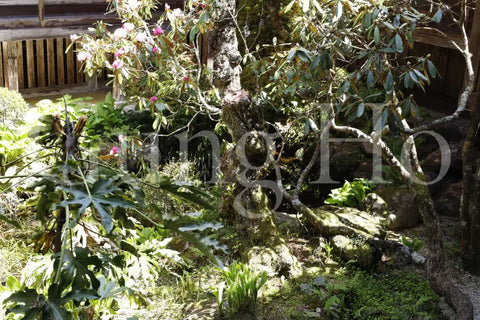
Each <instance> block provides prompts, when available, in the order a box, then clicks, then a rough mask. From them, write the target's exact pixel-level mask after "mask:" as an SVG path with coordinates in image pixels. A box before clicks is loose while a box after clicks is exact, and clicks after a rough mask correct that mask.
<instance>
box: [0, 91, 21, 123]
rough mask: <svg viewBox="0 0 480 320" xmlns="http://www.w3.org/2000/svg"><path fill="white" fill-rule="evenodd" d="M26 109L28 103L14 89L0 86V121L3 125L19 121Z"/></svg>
mask: <svg viewBox="0 0 480 320" xmlns="http://www.w3.org/2000/svg"><path fill="white" fill-rule="evenodd" d="M27 110H28V103H27V102H26V101H25V100H24V99H23V97H22V95H21V94H20V93H18V92H16V91H13V90H8V89H7V88H0V121H1V122H2V124H3V125H11V124H18V123H21V122H22V121H23V119H24V115H25V113H26V112H27Z"/></svg>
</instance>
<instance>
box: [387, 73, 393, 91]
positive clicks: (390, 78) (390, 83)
mask: <svg viewBox="0 0 480 320" xmlns="http://www.w3.org/2000/svg"><path fill="white" fill-rule="evenodd" d="M385 90H386V91H387V93H391V92H392V91H393V74H392V72H391V71H389V72H388V75H387V79H386V80H385Z"/></svg>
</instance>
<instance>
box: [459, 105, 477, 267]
mask: <svg viewBox="0 0 480 320" xmlns="http://www.w3.org/2000/svg"><path fill="white" fill-rule="evenodd" d="M479 126H480V108H478V106H477V107H476V109H475V110H474V112H473V114H472V118H471V122H470V128H469V130H468V132H467V137H466V138H465V142H464V145H463V150H462V156H463V168H462V170H463V195H462V203H461V208H460V221H461V224H462V226H463V230H462V240H461V247H462V252H463V261H464V263H465V268H466V269H467V270H468V271H469V272H471V273H473V274H480V165H479V159H478V158H477V157H476V156H475V155H474V150H475V149H474V140H475V137H476V135H477V132H478V128H479Z"/></svg>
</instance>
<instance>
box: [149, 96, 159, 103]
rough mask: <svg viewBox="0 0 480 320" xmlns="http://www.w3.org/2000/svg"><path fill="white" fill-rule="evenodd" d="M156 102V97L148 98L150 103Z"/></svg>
mask: <svg viewBox="0 0 480 320" xmlns="http://www.w3.org/2000/svg"><path fill="white" fill-rule="evenodd" d="M157 100H158V97H155V96H153V97H150V102H152V103H154V102H155V101H157Z"/></svg>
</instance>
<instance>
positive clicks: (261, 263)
mask: <svg viewBox="0 0 480 320" xmlns="http://www.w3.org/2000/svg"><path fill="white" fill-rule="evenodd" d="M247 258H248V262H249V265H250V267H252V269H253V270H254V271H255V272H263V271H265V272H267V274H268V276H270V277H273V276H278V275H284V276H286V277H293V278H294V277H297V276H299V275H301V273H302V270H301V266H300V263H299V262H298V260H297V259H296V257H295V256H294V255H292V254H291V253H290V251H289V249H288V247H287V246H286V245H278V246H276V247H274V248H267V247H253V248H251V249H250V250H249V251H248V253H247Z"/></svg>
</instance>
